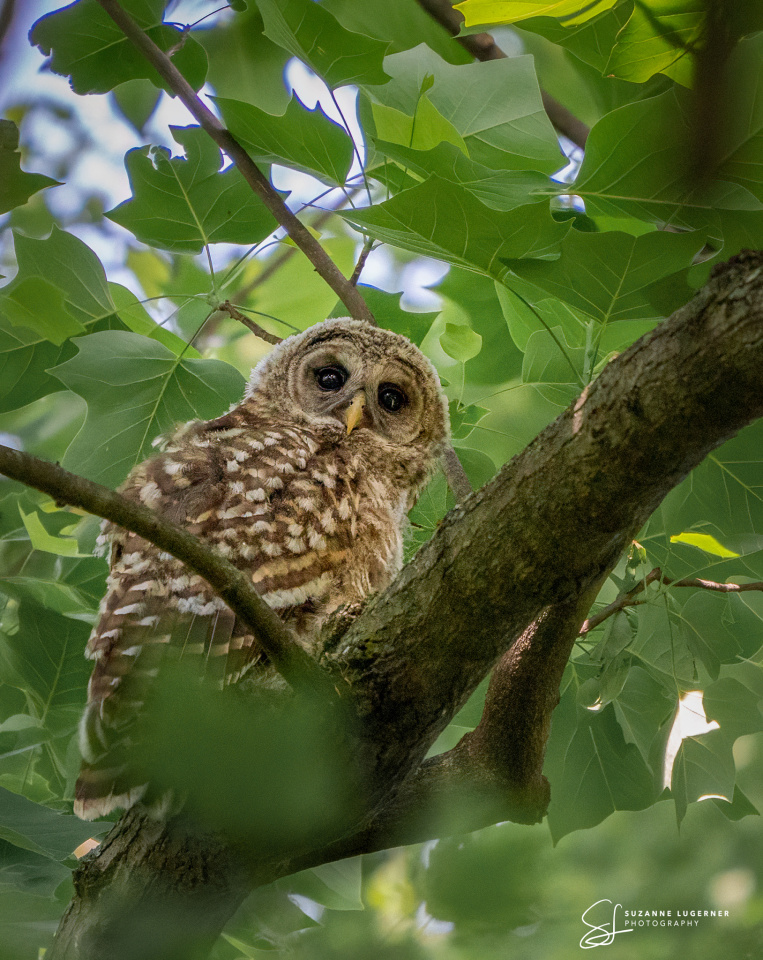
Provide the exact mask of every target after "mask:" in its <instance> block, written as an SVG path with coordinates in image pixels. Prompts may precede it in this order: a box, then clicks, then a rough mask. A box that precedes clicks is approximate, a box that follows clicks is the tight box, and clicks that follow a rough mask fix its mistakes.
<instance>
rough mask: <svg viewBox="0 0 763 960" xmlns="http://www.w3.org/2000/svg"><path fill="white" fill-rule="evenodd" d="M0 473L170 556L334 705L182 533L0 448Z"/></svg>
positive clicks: (285, 633)
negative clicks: (192, 573) (149, 544)
mask: <svg viewBox="0 0 763 960" xmlns="http://www.w3.org/2000/svg"><path fill="white" fill-rule="evenodd" d="M0 473H2V474H4V475H5V476H6V477H10V478H11V479H12V480H18V481H19V482H20V483H24V484H26V485H27V486H29V487H34V488H35V489H36V490H40V491H42V492H43V493H46V494H48V496H50V497H53V499H54V500H55V501H56V504H58V505H60V506H63V505H67V506H71V507H79V508H80V509H81V510H86V511H87V512H88V513H92V514H94V515H95V516H97V517H102V518H103V519H104V520H110V521H111V522H112V523H115V524H117V525H118V526H120V527H123V528H124V529H125V530H130V531H132V532H133V533H137V534H138V535H139V536H141V537H144V538H145V539H146V540H149V541H150V542H151V543H153V544H155V545H156V546H157V547H160V548H161V549H162V550H166V551H167V553H171V554H172V556H173V557H176V558H177V559H178V560H180V561H181V562H182V563H184V564H185V565H186V566H187V567H188V568H189V569H190V570H193V571H194V573H198V574H199V576H201V577H203V578H204V579H205V580H206V581H207V583H208V584H209V585H210V586H211V587H212V589H213V590H214V591H215V592H216V593H217V594H218V595H219V596H220V597H221V598H222V599H223V600H224V601H225V603H226V604H227V605H228V606H229V607H230V608H231V610H232V611H233V612H234V613H235V614H236V616H238V617H240V618H241V619H242V620H243V621H244V622H245V623H246V625H247V626H248V627H249V628H250V629H251V631H252V633H254V635H255V636H256V637H257V640H258V642H259V643H260V644H261V646H262V648H263V650H265V652H266V653H267V655H268V657H269V658H270V660H271V661H272V663H273V665H274V666H275V668H276V669H277V670H278V672H279V673H280V674H281V675H282V676H283V677H284V678H285V679H286V680H287V681H288V682H289V683H290V684H291V685H292V686H293V687H294V688H295V689H300V690H306V691H309V692H310V693H319V694H320V695H322V696H328V697H330V698H334V699H336V694H335V692H334V686H333V683H332V681H331V679H330V677H329V676H328V674H327V673H326V672H325V671H324V670H322V669H321V668H320V667H319V666H318V665H317V663H316V662H315V661H314V660H313V659H312V657H311V656H310V655H309V654H308V653H307V652H306V651H305V649H304V648H303V647H302V645H301V644H300V643H299V641H298V640H297V639H296V638H295V637H294V635H293V634H292V632H291V630H290V629H289V628H288V627H287V626H286V624H285V623H284V622H283V621H282V620H281V618H280V617H279V616H278V615H277V614H276V613H275V612H274V611H273V610H272V609H271V608H270V607H269V606H268V605H267V603H266V602H265V601H264V600H263V599H262V597H261V596H260V595H259V594H258V593H257V591H256V590H255V589H254V587H253V586H252V583H251V581H250V579H249V578H248V577H247V575H246V574H245V573H243V572H242V571H241V570H238V569H237V568H236V567H234V566H233V564H231V563H229V562H228V561H227V560H225V559H224V558H223V557H221V556H219V555H218V554H216V553H215V552H214V551H213V550H212V549H211V548H210V547H208V546H207V545H206V544H204V543H203V542H202V541H200V540H198V539H197V538H196V537H194V536H193V535H192V534H190V533H189V532H188V531H187V530H184V529H183V528H182V527H179V526H177V525H176V524H174V523H170V522H169V521H168V520H165V519H164V518H163V517H160V516H159V515H158V514H156V513H154V512H153V510H149V509H148V508H147V507H144V506H142V505H140V504H136V503H132V502H131V501H129V500H127V499H125V498H124V497H123V496H122V495H121V494H119V493H115V492H114V491H113V490H109V488H108V487H104V486H102V485H101V484H100V483H93V481H91V480H86V479H85V478H84V477H78V476H76V475H75V474H73V473H69V471H68V470H64V469H63V467H60V466H58V464H55V463H48V462H47V461H45V460H40V459H39V458H38V457H33V456H31V455H30V454H28V453H22V452H21V451H19V450H13V449H12V448H11V447H6V446H3V445H1V444H0Z"/></svg>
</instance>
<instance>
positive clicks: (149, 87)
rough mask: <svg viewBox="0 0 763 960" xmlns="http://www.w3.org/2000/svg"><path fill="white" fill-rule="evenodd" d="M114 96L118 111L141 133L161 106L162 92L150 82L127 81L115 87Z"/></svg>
mask: <svg viewBox="0 0 763 960" xmlns="http://www.w3.org/2000/svg"><path fill="white" fill-rule="evenodd" d="M112 96H113V97H114V104H115V106H116V108H117V110H118V111H119V112H120V113H121V114H122V116H123V117H124V118H125V120H127V121H129V122H130V123H131V124H132V125H133V126H134V127H135V129H136V130H137V131H138V132H139V133H141V132H142V131H143V128H144V127H145V126H146V124H147V123H148V121H149V120H150V119H151V117H152V116H153V114H154V111H155V110H156V108H157V107H158V106H159V98H160V97H161V91H159V90H157V89H156V87H155V86H154V85H153V83H151V81H150V80H127V81H126V82H125V83H120V84H119V86H117V87H114V90H113V91H112Z"/></svg>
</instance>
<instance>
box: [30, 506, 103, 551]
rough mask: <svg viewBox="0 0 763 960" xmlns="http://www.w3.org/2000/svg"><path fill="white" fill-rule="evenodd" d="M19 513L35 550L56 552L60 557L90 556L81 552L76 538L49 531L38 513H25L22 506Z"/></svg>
mask: <svg viewBox="0 0 763 960" xmlns="http://www.w3.org/2000/svg"><path fill="white" fill-rule="evenodd" d="M19 513H20V514H21V519H22V520H23V521H24V526H25V527H26V531H27V533H28V534H29V539H30V540H31V542H32V546H33V547H34V549H35V550H43V551H45V552H46V553H54V554H56V555H57V556H60V557H82V556H88V554H82V553H80V552H79V544H78V543H77V541H76V540H75V539H74V538H72V537H57V536H55V535H54V534H52V533H48V531H47V530H46V529H45V527H44V526H43V524H42V521H41V520H40V515H39V514H38V513H36V512H34V513H24V511H23V510H22V509H21V507H20V506H19Z"/></svg>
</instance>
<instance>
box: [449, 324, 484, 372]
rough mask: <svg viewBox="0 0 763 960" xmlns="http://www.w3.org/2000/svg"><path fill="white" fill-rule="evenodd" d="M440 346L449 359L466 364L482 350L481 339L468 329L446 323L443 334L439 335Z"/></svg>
mask: <svg viewBox="0 0 763 960" xmlns="http://www.w3.org/2000/svg"><path fill="white" fill-rule="evenodd" d="M440 346H441V347H442V348H443V350H444V351H445V352H446V353H447V355H448V356H449V357H452V358H453V359H454V360H458V361H459V362H460V363H466V361H467V360H471V359H472V357H476V356H477V354H478V353H479V352H480V350H481V349H482V337H481V336H480V335H479V334H478V333H475V332H474V330H472V329H471V328H470V327H466V326H461V325H460V324H455V323H446V324H445V331H444V333H441V334H440Z"/></svg>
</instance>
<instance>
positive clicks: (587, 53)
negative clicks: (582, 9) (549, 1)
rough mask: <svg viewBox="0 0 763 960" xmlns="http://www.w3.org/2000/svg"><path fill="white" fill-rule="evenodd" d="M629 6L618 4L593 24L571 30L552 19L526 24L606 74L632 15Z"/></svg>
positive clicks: (543, 18) (527, 27)
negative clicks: (616, 44) (622, 32)
mask: <svg viewBox="0 0 763 960" xmlns="http://www.w3.org/2000/svg"><path fill="white" fill-rule="evenodd" d="M631 9H632V8H631V5H630V4H629V3H627V2H626V3H618V4H616V5H615V6H614V7H610V8H609V9H608V10H605V11H603V12H602V13H600V14H598V16H596V17H593V18H592V19H591V20H586V21H585V22H583V23H579V24H575V25H574V26H570V25H569V24H567V23H561V22H560V21H559V20H554V19H553V18H552V17H533V18H532V19H530V20H523V21H522V30H529V31H531V32H532V33H537V34H539V35H540V36H542V37H546V38H547V39H549V40H551V41H552V42H553V43H555V44H557V45H558V46H561V47H564V48H565V49H566V50H569V51H570V53H572V54H574V55H575V56H576V57H578V58H579V59H580V60H582V61H583V62H584V63H587V64H589V65H590V66H592V67H593V68H594V69H595V70H596V71H597V72H598V73H600V74H603V73H604V70H605V68H606V66H607V61H608V60H609V55H610V52H611V51H612V48H613V47H614V45H615V41H616V39H617V35H618V34H619V32H620V30H622V28H623V26H624V25H625V23H626V21H627V19H628V15H629V14H630V12H631Z"/></svg>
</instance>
